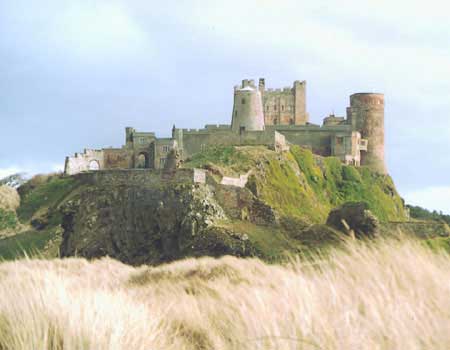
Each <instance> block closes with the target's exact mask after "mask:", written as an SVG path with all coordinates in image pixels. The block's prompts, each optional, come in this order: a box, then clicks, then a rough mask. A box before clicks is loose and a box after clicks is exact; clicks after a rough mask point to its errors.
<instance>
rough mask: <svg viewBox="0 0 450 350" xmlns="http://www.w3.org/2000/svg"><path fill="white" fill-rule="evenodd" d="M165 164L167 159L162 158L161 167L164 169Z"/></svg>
mask: <svg viewBox="0 0 450 350" xmlns="http://www.w3.org/2000/svg"><path fill="white" fill-rule="evenodd" d="M165 164H166V158H161V159H160V160H159V165H160V166H161V167H163V166H164V165H165Z"/></svg>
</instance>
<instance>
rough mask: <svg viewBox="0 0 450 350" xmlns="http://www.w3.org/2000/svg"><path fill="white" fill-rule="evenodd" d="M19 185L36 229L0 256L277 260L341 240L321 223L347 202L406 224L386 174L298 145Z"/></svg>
mask: <svg viewBox="0 0 450 350" xmlns="http://www.w3.org/2000/svg"><path fill="white" fill-rule="evenodd" d="M194 169H204V171H205V172H206V183H205V184H201V183H196V182H195V181H193V176H194V173H195V172H196V171H197V170H194ZM225 180H226V181H225ZM227 181H228V183H227ZM230 181H231V183H232V184H234V185H230V184H229V182H230ZM236 181H237V182H236ZM18 191H19V194H20V197H21V204H20V206H19V207H18V208H17V217H18V219H19V220H20V222H21V223H22V224H24V225H30V226H28V230H25V231H24V230H22V231H21V232H20V234H18V235H17V236H15V237H12V238H8V239H5V240H0V255H1V256H2V257H3V258H14V257H16V256H18V254H19V255H20V252H22V251H25V252H27V253H28V254H30V253H32V252H36V251H37V252H39V253H40V254H43V255H44V256H48V257H51V256H57V255H58V254H60V253H61V254H62V256H71V255H74V254H78V255H81V256H85V257H88V258H93V257H100V256H104V255H109V256H112V257H115V258H117V259H119V260H121V261H123V262H127V263H131V264H141V263H151V264H154V263H161V262H164V261H171V260H174V259H180V258H183V257H187V256H202V255H211V256H221V255H225V254H231V255H236V256H258V257H261V258H263V259H265V260H266V261H279V260H280V259H281V260H282V259H285V257H286V256H287V255H289V254H292V253H294V254H297V253H301V254H309V252H310V251H311V249H317V248H319V249H322V248H324V247H327V246H328V245H330V244H333V245H334V244H338V242H340V241H341V236H342V233H340V232H338V231H336V230H335V229H333V228H331V227H328V226H326V225H324V224H325V221H326V218H327V215H328V213H329V211H330V210H331V209H333V208H334V207H336V206H339V205H341V204H343V203H346V202H349V201H363V202H365V203H367V205H368V208H369V209H370V210H371V211H372V212H373V213H374V214H375V215H376V216H377V217H378V218H379V220H380V221H381V222H384V223H387V222H391V221H396V222H403V221H405V220H406V216H405V210H404V206H403V202H402V199H401V198H400V196H399V195H398V193H397V192H396V190H395V186H394V184H393V182H392V179H391V178H390V177H389V176H385V175H379V174H377V173H375V172H373V171H371V170H370V169H368V168H364V167H361V168H356V167H352V166H345V165H342V164H341V163H340V162H339V160H338V159H336V158H331V157H330V158H323V157H319V156H315V155H313V154H312V153H311V152H310V151H309V150H307V149H302V148H300V147H297V146H294V147H292V148H291V150H290V151H289V152H282V153H280V152H275V151H272V150H269V149H267V148H265V147H216V148H210V149H208V150H207V151H205V152H202V153H200V154H197V155H196V156H194V157H193V158H192V159H189V160H188V161H187V162H185V163H184V164H182V167H181V169H178V170H177V171H176V172H175V173H173V174H166V173H164V171H163V172H159V171H147V170H109V171H99V172H88V173H83V174H79V175H77V176H70V177H65V176H62V175H61V174H53V175H40V176H36V177H34V178H33V179H32V180H30V181H28V182H27V183H25V184H24V185H22V186H21V187H20V188H19V190H18Z"/></svg>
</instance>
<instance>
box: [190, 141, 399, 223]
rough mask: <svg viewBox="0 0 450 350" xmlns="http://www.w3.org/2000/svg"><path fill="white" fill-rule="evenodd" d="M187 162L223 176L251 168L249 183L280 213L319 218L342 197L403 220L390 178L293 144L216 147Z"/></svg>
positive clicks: (383, 216) (386, 217)
mask: <svg viewBox="0 0 450 350" xmlns="http://www.w3.org/2000/svg"><path fill="white" fill-rule="evenodd" d="M184 166H185V167H204V168H209V169H213V170H215V171H217V172H219V173H221V174H222V175H227V174H230V173H231V174H233V173H241V174H242V173H246V172H247V171H249V170H251V169H253V173H252V174H253V175H251V176H250V179H249V183H248V186H249V187H250V188H251V189H252V191H253V192H254V193H255V194H257V195H258V196H259V197H260V198H261V199H263V200H264V201H265V202H266V203H267V204H269V205H270V206H272V207H273V208H275V209H276V210H277V211H278V212H279V213H280V214H281V215H282V216H285V217H294V218H298V219H301V220H304V221H306V222H309V223H322V222H324V221H325V220H326V217H327V215H328V213H329V211H330V210H331V209H332V208H334V207H336V206H338V205H340V204H342V203H345V202H349V201H365V202H367V203H368V205H369V208H370V209H371V210H372V211H373V213H374V214H375V215H376V216H377V217H378V218H379V219H380V220H381V221H403V220H405V219H406V217H405V210H404V206H403V201H402V199H401V198H400V196H399V195H398V193H397V191H396V189H395V186H394V183H393V181H392V179H391V178H390V177H389V176H387V175H380V174H377V173H375V172H373V171H371V170H370V169H369V168H366V167H353V166H346V165H343V164H342V163H341V162H340V161H339V159H337V158H334V157H326V158H324V157H319V156H315V155H313V154H312V152H311V151H310V150H307V149H304V148H301V147H299V146H292V147H291V149H290V151H289V152H285V153H283V154H279V153H276V152H274V151H271V150H268V149H266V148H264V147H215V148H212V149H209V150H207V151H205V152H202V153H199V154H197V155H194V156H193V157H192V159H190V160H188V161H187V162H186V163H185V164H184Z"/></svg>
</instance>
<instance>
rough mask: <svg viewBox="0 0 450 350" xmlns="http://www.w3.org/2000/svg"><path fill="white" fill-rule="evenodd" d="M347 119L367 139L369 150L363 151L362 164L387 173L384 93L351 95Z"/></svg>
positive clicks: (354, 129)
mask: <svg viewBox="0 0 450 350" xmlns="http://www.w3.org/2000/svg"><path fill="white" fill-rule="evenodd" d="M347 119H348V122H349V123H350V124H351V125H352V129H353V131H359V132H360V133H361V137H362V138H363V139H367V141H368V145H367V151H361V165H366V166H369V167H371V168H372V169H374V170H375V171H377V172H379V173H382V174H385V173H386V172H387V171H386V165H385V161H384V95H383V94H377V93H357V94H353V95H351V96H350V107H349V108H347Z"/></svg>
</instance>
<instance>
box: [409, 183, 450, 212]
mask: <svg viewBox="0 0 450 350" xmlns="http://www.w3.org/2000/svg"><path fill="white" fill-rule="evenodd" d="M403 197H404V198H405V200H406V203H408V204H412V205H418V206H421V207H424V208H427V209H429V210H437V211H440V210H442V211H443V212H444V213H446V214H450V186H441V187H428V188H424V189H421V190H415V191H410V192H406V193H405V194H404V196H403Z"/></svg>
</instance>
